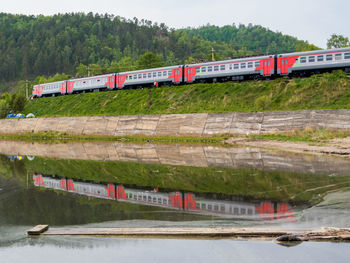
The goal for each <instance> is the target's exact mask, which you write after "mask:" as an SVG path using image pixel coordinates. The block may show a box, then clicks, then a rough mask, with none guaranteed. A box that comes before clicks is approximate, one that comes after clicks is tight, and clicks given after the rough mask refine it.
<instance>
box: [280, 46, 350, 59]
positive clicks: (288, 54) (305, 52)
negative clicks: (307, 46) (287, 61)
mask: <svg viewBox="0 0 350 263" xmlns="http://www.w3.org/2000/svg"><path fill="white" fill-rule="evenodd" d="M346 51H349V52H350V47H345V48H333V49H319V50H313V51H303V52H293V53H284V54H278V55H277V56H278V57H285V56H303V55H304V56H305V55H315V54H320V53H322V54H325V53H336V52H346Z"/></svg>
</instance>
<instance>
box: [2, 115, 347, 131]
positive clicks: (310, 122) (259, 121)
mask: <svg viewBox="0 0 350 263" xmlns="http://www.w3.org/2000/svg"><path fill="white" fill-rule="evenodd" d="M306 127H313V128H328V129H350V110H315V111H283V112H257V113H209V114H208V113H199V114H163V115H140V116H97V117H62V118H37V119H35V118H34V119H20V120H12V119H3V120H0V134H10V133H28V132H47V131H57V132H66V133H68V134H75V135H82V134H83V135H104V136H123V135H135V134H143V135H158V136H188V135H193V136H207V135H212V134H259V133H273V132H276V131H287V130H293V129H303V128H306Z"/></svg>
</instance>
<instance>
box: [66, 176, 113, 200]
mask: <svg viewBox="0 0 350 263" xmlns="http://www.w3.org/2000/svg"><path fill="white" fill-rule="evenodd" d="M67 188H68V192H72V193H76V194H80V195H86V196H91V197H97V198H103V199H115V191H114V185H113V184H106V185H104V184H97V183H88V182H78V181H73V180H71V179H69V180H67Z"/></svg>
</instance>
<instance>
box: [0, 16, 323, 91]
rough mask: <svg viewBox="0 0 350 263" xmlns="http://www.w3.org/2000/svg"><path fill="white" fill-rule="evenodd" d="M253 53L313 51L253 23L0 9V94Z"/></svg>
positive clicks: (285, 36)
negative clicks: (181, 24) (62, 79)
mask: <svg viewBox="0 0 350 263" xmlns="http://www.w3.org/2000/svg"><path fill="white" fill-rule="evenodd" d="M212 48H213V49H214V50H215V58H216V59H228V58H235V57H241V56H250V55H256V54H267V53H270V54H271V53H279V52H293V51H301V50H311V49H317V47H316V46H314V45H311V44H309V43H308V42H306V41H302V40H298V39H297V38H295V37H292V36H287V35H283V34H282V33H279V32H273V31H271V30H269V29H267V28H264V27H262V26H256V25H252V24H249V25H247V26H246V25H242V24H240V25H238V26H237V25H235V24H232V25H227V26H223V27H217V26H213V25H209V24H208V25H205V26H202V27H200V28H185V29H176V30H175V29H173V28H168V27H167V26H166V25H165V24H163V23H161V24H157V23H153V22H152V21H148V20H144V19H142V20H139V19H137V18H134V19H131V20H130V19H125V18H122V17H119V16H113V15H108V14H104V15H100V14H93V13H88V14H84V13H70V14H57V15H53V16H42V15H39V16H27V15H12V14H7V13H0V92H1V91H5V90H8V89H9V87H11V85H12V86H14V85H16V84H14V83H16V82H17V81H19V80H27V79H28V80H31V81H32V80H34V79H35V78H37V80H40V77H39V78H38V76H42V77H41V79H43V78H48V77H49V76H54V75H55V74H56V73H59V74H62V73H64V74H67V75H65V76H66V77H67V76H68V77H69V76H82V75H86V74H87V71H88V67H89V70H91V73H92V74H101V73H107V72H121V71H126V70H133V69H140V68H143V67H149V66H163V65H164V66H167V65H175V64H181V63H186V62H196V61H205V60H208V59H209V58H210V56H211V50H212Z"/></svg>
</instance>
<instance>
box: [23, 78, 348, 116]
mask: <svg viewBox="0 0 350 263" xmlns="http://www.w3.org/2000/svg"><path fill="white" fill-rule="evenodd" d="M150 92H152V96H150V94H149V93H150ZM312 109H350V79H349V78H348V77H347V75H346V74H345V73H343V72H341V71H336V72H333V73H326V74H323V75H315V76H312V77H310V78H305V79H298V78H296V79H292V80H288V79H285V78H280V79H276V80H273V81H258V82H253V81H247V82H242V83H234V82H225V83H215V84H193V85H186V86H178V87H161V88H154V89H151V90H149V89H137V90H118V91H108V92H98V93H86V94H77V95H68V96H61V97H55V98H40V99H34V100H30V101H29V102H28V103H27V104H26V105H25V109H24V111H23V112H24V113H26V114H27V113H30V112H32V113H34V114H35V115H36V116H37V117H45V116H95V115H139V114H172V113H203V112H209V113H224V112H257V111H284V110H312Z"/></svg>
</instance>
